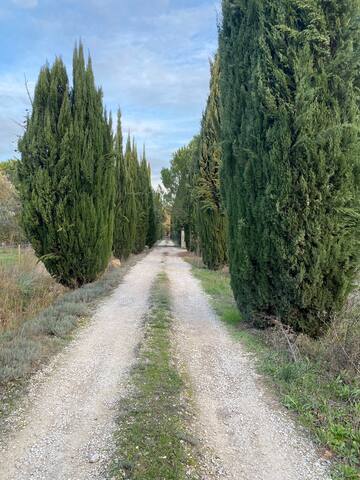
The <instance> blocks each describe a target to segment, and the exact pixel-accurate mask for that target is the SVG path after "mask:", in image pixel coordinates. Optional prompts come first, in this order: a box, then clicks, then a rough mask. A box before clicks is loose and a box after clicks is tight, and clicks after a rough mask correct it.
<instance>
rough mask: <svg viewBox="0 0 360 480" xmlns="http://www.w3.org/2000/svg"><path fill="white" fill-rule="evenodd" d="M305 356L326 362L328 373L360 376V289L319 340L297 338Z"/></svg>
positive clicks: (302, 336)
mask: <svg viewBox="0 0 360 480" xmlns="http://www.w3.org/2000/svg"><path fill="white" fill-rule="evenodd" d="M296 343H297V345H298V346H299V349H300V351H301V352H302V353H303V355H306V356H308V357H310V358H312V359H314V360H315V359H316V360H318V361H320V362H321V363H323V364H324V366H325V367H326V369H327V371H328V372H329V373H334V374H340V373H342V374H345V373H346V374H347V376H349V378H354V377H359V376H360V291H359V290H357V291H356V292H355V293H354V294H353V295H352V296H351V297H350V299H349V301H348V302H347V305H346V306H345V308H344V309H343V311H342V312H341V313H340V314H339V315H338V316H337V317H336V318H335V319H334V321H333V323H332V325H331V327H330V328H329V330H328V331H327V333H326V334H325V335H324V336H323V337H321V338H320V339H318V340H313V339H311V338H309V337H307V336H306V335H300V336H299V337H298V338H297V342H296Z"/></svg>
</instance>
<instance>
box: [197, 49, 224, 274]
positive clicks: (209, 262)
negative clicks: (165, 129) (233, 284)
mask: <svg viewBox="0 0 360 480" xmlns="http://www.w3.org/2000/svg"><path fill="white" fill-rule="evenodd" d="M219 73H220V69H219V57H218V56H216V58H215V61H214V63H213V64H212V65H211V82H210V95H209V98H208V102H207V107H206V111H205V113H204V115H203V119H202V126H201V134H200V152H199V158H198V161H197V162H196V169H197V180H196V187H197V188H196V199H197V202H196V205H197V209H198V221H197V225H198V234H199V240H200V250H201V254H202V258H203V262H204V264H205V265H206V266H207V267H208V268H210V269H214V270H216V269H218V268H220V267H222V266H223V265H224V264H225V263H226V260H227V245H226V217H225V212H224V210H223V206H222V200H221V195H220V165H221V146H220V108H219V107H220V105H219V103H220V98H219Z"/></svg>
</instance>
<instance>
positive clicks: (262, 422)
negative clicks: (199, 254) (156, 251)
mask: <svg viewBox="0 0 360 480" xmlns="http://www.w3.org/2000/svg"><path fill="white" fill-rule="evenodd" d="M179 252H180V250H179V249H172V250H171V253H169V255H168V256H167V257H166V273H167V275H168V278H169V280H170V288H171V294H172V298H173V314H174V318H175V321H174V332H175V339H174V342H175V345H176V350H177V353H178V355H179V356H180V357H181V359H182V361H183V362H184V364H185V366H186V369H187V370H188V373H189V377H190V381H191V383H192V388H193V391H194V396H195V402H196V406H197V409H198V412H199V425H198V429H199V434H200V437H201V441H202V443H203V444H204V445H206V446H208V447H210V449H211V450H212V451H213V452H214V454H215V455H216V457H218V458H219V460H220V462H221V465H222V466H223V467H224V473H223V475H221V477H219V478H225V479H228V480H230V479H231V480H328V479H329V476H328V473H327V468H326V466H325V465H324V464H323V463H322V462H321V460H320V458H319V457H318V455H317V452H316V448H315V446H314V444H313V443H312V442H311V441H310V440H309V438H307V435H306V434H305V433H304V432H303V431H302V430H301V431H300V429H299V428H298V427H297V426H296V425H295V423H294V422H293V420H292V419H291V418H290V415H289V414H288V412H287V411H286V410H285V409H284V408H283V407H281V406H280V405H279V404H278V403H277V402H276V401H275V400H274V399H273V398H272V396H271V395H269V394H268V392H267V391H266V388H265V387H264V386H263V385H262V383H261V381H259V375H257V374H256V372H255V368H254V365H253V361H252V359H251V355H249V354H248V353H246V352H245V350H244V349H243V347H242V346H241V344H240V343H238V342H235V341H234V340H233V339H232V338H231V336H230V334H229V333H228V331H227V329H226V327H225V326H224V325H223V324H221V322H220V320H219V319H218V317H217V316H216V314H215V313H214V311H213V310H212V308H211V307H210V305H209V302H208V300H207V297H206V295H205V294H204V292H203V290H202V288H201V286H200V283H199V281H198V280H197V279H195V278H194V277H193V275H192V274H191V266H190V265H189V264H187V263H186V262H185V261H184V260H182V259H181V258H180V257H179V255H178V254H179Z"/></svg>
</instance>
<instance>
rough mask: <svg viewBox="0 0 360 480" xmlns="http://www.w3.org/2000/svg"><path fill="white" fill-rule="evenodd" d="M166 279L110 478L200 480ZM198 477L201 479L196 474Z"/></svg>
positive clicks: (157, 292)
mask: <svg viewBox="0 0 360 480" xmlns="http://www.w3.org/2000/svg"><path fill="white" fill-rule="evenodd" d="M171 322H172V318H171V312H170V304H169V291H168V286H167V278H166V276H165V275H164V274H161V275H160V276H158V278H157V280H156V281H155V284H154V286H153V290H152V307H151V309H150V312H149V313H148V315H147V318H146V322H145V336H144V341H143V343H142V345H141V347H140V351H139V359H138V362H137V364H136V366H135V368H134V369H133V371H132V374H131V377H130V386H129V390H130V393H129V396H128V398H126V399H125V400H123V401H122V402H121V405H120V415H119V418H118V431H117V433H116V435H115V437H116V451H115V453H114V458H113V461H112V464H111V466H110V469H109V472H108V475H109V478H116V479H123V478H127V479H132V480H160V479H166V480H182V479H184V480H185V479H190V478H195V477H193V476H191V474H189V469H190V470H191V469H195V468H196V467H195V463H196V462H195V460H194V456H193V453H192V447H191V442H189V441H188V440H187V439H188V438H189V436H188V433H187V428H186V423H187V420H186V417H187V415H188V413H187V404H186V401H185V400H184V390H185V385H184V381H183V379H182V376H181V375H180V373H179V371H178V369H177V367H176V365H175V364H174V362H173V360H172V353H171V342H170V331H171V330H170V329H171ZM196 478H198V477H196Z"/></svg>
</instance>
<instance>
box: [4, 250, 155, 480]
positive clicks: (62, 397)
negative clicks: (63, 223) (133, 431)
mask: <svg viewBox="0 0 360 480" xmlns="http://www.w3.org/2000/svg"><path fill="white" fill-rule="evenodd" d="M163 252H164V251H163V249H161V248H156V249H154V250H153V251H152V252H150V253H149V254H148V255H147V256H146V257H145V258H144V259H143V260H141V261H140V262H139V263H137V264H136V265H135V266H134V267H133V268H132V269H131V270H130V272H129V273H127V274H126V276H125V277H124V279H123V281H122V283H121V284H120V286H119V287H118V288H117V289H116V290H115V291H114V293H113V294H112V295H111V296H110V297H109V298H107V299H106V300H105V301H104V302H103V303H102V305H101V306H100V307H99V308H98V310H97V313H96V314H95V315H94V317H93V319H92V320H91V322H90V324H89V325H88V326H87V327H85V328H84V329H83V330H82V331H80V332H79V334H78V335H77V337H76V338H75V340H74V341H72V342H71V343H70V344H69V346H68V347H66V348H65V349H64V351H63V352H62V353H60V354H59V355H57V356H56V357H55V358H54V359H53V361H52V362H51V363H50V364H49V366H48V367H45V369H44V370H42V371H41V372H40V373H39V374H38V375H35V377H34V380H33V381H32V383H31V387H30V393H29V396H28V398H27V399H26V402H25V407H24V408H22V409H21V410H20V411H18V412H15V413H14V420H15V422H14V423H15V425H17V426H16V427H15V428H14V431H13V432H11V433H10V434H9V436H8V437H7V439H6V444H5V445H3V446H2V447H0V478H1V480H30V479H36V480H68V479H69V480H70V479H71V480H95V479H100V478H104V477H103V473H102V472H103V470H104V468H105V466H106V464H107V461H108V459H109V456H110V454H111V451H110V450H111V446H112V444H113V438H112V435H113V431H114V428H115V416H116V413H117V410H116V408H115V407H116V403H117V401H118V399H119V398H120V396H121V395H123V394H124V388H125V385H126V380H127V374H128V372H129V369H130V368H131V366H132V365H133V362H134V360H135V356H136V353H135V350H136V346H137V345H138V343H139V342H140V340H141V332H142V328H141V326H142V318H143V315H144V314H145V312H146V311H147V310H148V299H149V293H150V288H151V285H152V282H153V280H154V278H155V277H156V275H157V274H158V272H159V271H160V269H161V265H162V258H163Z"/></svg>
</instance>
